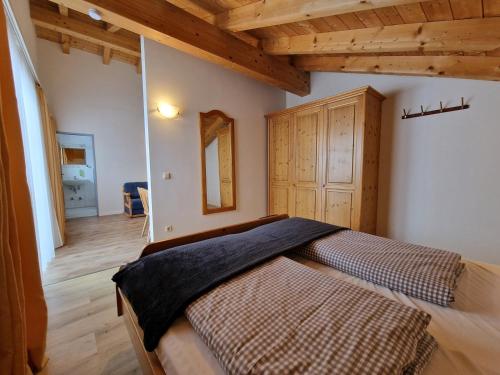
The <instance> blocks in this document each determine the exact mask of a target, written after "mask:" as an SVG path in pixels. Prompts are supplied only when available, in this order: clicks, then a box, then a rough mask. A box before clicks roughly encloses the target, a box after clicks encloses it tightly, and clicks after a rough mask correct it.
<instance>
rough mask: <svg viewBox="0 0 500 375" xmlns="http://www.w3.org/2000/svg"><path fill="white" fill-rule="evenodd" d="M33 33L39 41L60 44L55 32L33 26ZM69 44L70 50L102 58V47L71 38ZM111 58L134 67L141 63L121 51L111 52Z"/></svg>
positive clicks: (136, 58)
mask: <svg viewBox="0 0 500 375" xmlns="http://www.w3.org/2000/svg"><path fill="white" fill-rule="evenodd" d="M35 31H36V36H37V37H38V38H40V39H45V40H48V41H49V42H53V43H58V44H60V43H61V35H60V33H58V32H56V31H53V30H49V29H45V28H42V27H40V26H35ZM70 44H71V48H74V49H78V50H81V51H85V52H87V53H92V54H95V55H98V56H101V57H102V54H103V47H102V46H99V45H97V44H95V43H91V42H88V41H86V40H83V39H78V38H75V37H73V38H71V40H70ZM112 58H113V60H117V61H121V62H123V63H126V64H130V65H134V66H136V65H137V62H138V61H139V62H140V61H141V59H140V57H137V56H132V55H127V54H126V53H123V52H121V51H112Z"/></svg>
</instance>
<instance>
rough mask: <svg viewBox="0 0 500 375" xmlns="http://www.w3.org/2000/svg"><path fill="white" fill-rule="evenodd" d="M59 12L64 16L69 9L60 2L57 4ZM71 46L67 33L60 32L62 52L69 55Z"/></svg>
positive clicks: (66, 15)
mask: <svg viewBox="0 0 500 375" xmlns="http://www.w3.org/2000/svg"><path fill="white" fill-rule="evenodd" d="M58 10H59V14H60V15H61V16H64V17H68V14H69V10H68V8H67V7H65V6H64V5H62V4H59V6H58ZM70 48H71V37H70V36H69V35H67V34H62V33H61V49H62V51H63V53H64V54H66V55H69V51H70Z"/></svg>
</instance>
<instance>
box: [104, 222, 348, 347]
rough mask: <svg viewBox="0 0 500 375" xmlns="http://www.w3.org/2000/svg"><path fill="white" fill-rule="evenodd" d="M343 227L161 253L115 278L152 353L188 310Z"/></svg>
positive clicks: (270, 228)
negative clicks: (214, 291)
mask: <svg viewBox="0 0 500 375" xmlns="http://www.w3.org/2000/svg"><path fill="white" fill-rule="evenodd" d="M342 229H344V228H341V227H337V226H334V225H330V224H325V223H320V222H317V221H313V220H307V219H302V218H291V219H285V220H280V221H277V222H274V223H271V224H267V225H263V226H261V227H258V228H255V229H252V230H249V231H247V232H243V233H239V234H232V235H228V236H223V237H217V238H212V239H209V240H205V241H200V242H196V243H192V244H188V245H183V246H178V247H175V248H172V249H169V250H165V251H161V252H158V253H155V254H152V255H149V256H147V257H144V258H141V259H139V260H137V261H135V262H132V263H129V264H128V265H127V266H125V267H124V268H123V269H121V270H120V271H119V272H118V273H116V274H115V275H114V276H113V281H114V282H116V283H117V284H118V286H119V287H120V289H121V290H122V291H123V293H124V294H125V295H126V296H127V298H128V300H129V301H130V303H131V305H132V307H133V309H134V311H135V313H136V315H137V318H138V321H139V325H140V326H141V327H142V329H143V330H144V346H145V348H146V349H147V350H148V351H152V350H154V349H155V348H156V346H157V345H158V342H159V340H160V338H161V337H162V336H163V334H164V333H165V332H166V331H167V329H168V328H169V326H170V325H171V324H172V323H173V321H174V320H175V319H176V318H177V317H178V316H179V315H180V314H182V312H183V311H184V309H185V308H186V306H187V305H188V304H189V303H190V302H192V301H194V300H195V299H196V298H198V297H200V296H201V295H202V294H203V293H205V292H207V291H209V290H210V289H212V288H214V287H216V286H217V285H219V284H220V283H222V282H223V281H225V280H227V279H229V278H231V277H233V276H235V275H237V274H239V273H241V272H242V271H245V270H247V269H250V268H252V267H254V266H256V265H257V264H260V263H262V262H264V261H266V260H268V259H270V258H272V257H275V256H277V255H280V254H282V253H284V252H286V251H288V250H292V249H295V248H298V247H300V246H304V245H306V244H308V243H309V242H311V241H313V240H315V239H318V238H320V237H323V236H325V235H328V234H331V233H335V232H337V231H340V230H342Z"/></svg>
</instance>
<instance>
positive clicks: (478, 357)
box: [117, 215, 500, 375]
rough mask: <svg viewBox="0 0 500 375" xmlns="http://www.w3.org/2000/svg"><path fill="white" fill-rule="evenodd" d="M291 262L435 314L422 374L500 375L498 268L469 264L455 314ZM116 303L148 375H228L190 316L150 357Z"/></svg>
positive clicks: (130, 314) (236, 229) (124, 305)
mask: <svg viewBox="0 0 500 375" xmlns="http://www.w3.org/2000/svg"><path fill="white" fill-rule="evenodd" d="M284 218H286V216H284V215H282V216H275V217H267V218H263V219H260V220H257V221H253V222H249V223H245V224H240V225H236V226H231V227H225V228H221V229H217V230H213V231H209V232H204V233H200V234H196V235H192V236H187V237H182V238H178V239H173V240H168V241H163V242H159V243H153V244H150V245H148V246H147V247H146V248H145V249H144V251H143V254H142V255H141V257H144V256H146V255H149V254H152V253H155V252H156V251H159V250H163V249H167V248H172V247H175V246H179V245H183V244H186V243H191V242H196V241H201V240H205V239H208V238H213V237H218V236H222V235H225V234H232V233H240V232H244V231H247V230H249V229H252V228H255V227H258V226H261V225H264V224H268V223H271V222H274V221H278V220H282V219H284ZM287 257H289V258H290V259H292V260H293V261H295V262H299V263H301V264H304V265H306V266H307V267H310V268H312V269H315V270H318V271H320V272H321V273H324V274H327V275H330V276H333V277H335V278H337V279H340V280H344V281H347V282H348V283H352V284H354V285H358V286H361V287H363V288H365V289H369V290H372V291H375V292H377V293H379V294H381V295H384V296H386V297H388V298H389V299H391V300H395V301H398V302H400V303H402V304H404V305H407V306H411V307H416V308H418V309H421V310H423V311H426V312H428V313H429V314H431V315H432V321H431V323H430V326H429V327H428V330H429V332H430V333H431V334H432V335H433V336H434V337H435V339H436V340H437V342H438V344H439V347H438V349H437V351H436V352H435V353H434V354H433V356H432V358H431V360H430V362H429V364H428V365H427V366H426V367H425V369H424V372H423V374H443V373H459V374H483V373H484V374H488V373H498V371H499V370H498V366H497V362H498V361H497V359H498V357H499V356H500V345H499V343H500V301H499V299H498V298H495V296H496V294H495V293H498V292H497V291H498V290H500V270H499V269H498V267H496V266H492V265H484V264H479V263H475V262H465V270H464V271H463V274H462V276H461V277H460V280H459V284H458V288H457V290H456V302H455V303H454V305H453V307H452V308H446V307H441V306H438V305H435V304H432V303H428V302H425V301H422V300H420V299H416V298H412V297H407V296H406V295H404V294H402V293H397V292H393V291H391V290H389V289H387V288H384V287H381V286H378V285H375V284H372V283H370V282H367V281H364V280H361V279H359V278H356V277H353V276H349V275H347V274H345V273H342V272H340V271H338V270H336V269H334V268H332V267H328V266H325V265H322V264H319V263H317V262H315V261H312V260H310V259H306V258H304V257H301V256H299V255H296V254H287ZM117 302H118V311H119V314H120V315H122V314H123V315H124V317H125V322H126V326H127V329H128V331H129V333H130V336H131V339H132V342H133V344H134V348H135V350H136V352H137V355H138V358H139V360H140V363H141V367H142V369H143V372H144V373H145V374H165V373H166V374H168V375H173V374H201V373H203V374H222V373H224V371H223V369H222V367H221V366H220V363H219V361H218V360H217V359H216V358H215V357H214V355H213V354H212V352H211V351H210V349H209V348H208V347H207V346H206V345H205V343H204V341H203V340H202V339H201V338H200V336H199V335H198V334H197V333H196V332H195V330H194V329H193V327H192V325H191V323H190V322H189V321H188V320H187V319H186V317H185V316H182V317H180V318H178V319H177V320H175V322H174V323H173V325H172V326H171V327H170V328H169V330H168V331H167V333H166V334H165V335H163V337H162V338H161V340H160V342H159V345H158V347H157V348H156V350H155V351H154V352H148V351H146V350H145V349H144V346H143V344H142V338H143V332H142V330H141V328H140V327H139V325H138V323H137V317H136V315H135V313H134V311H133V309H132V307H131V305H130V303H129V301H128V300H127V298H125V297H124V295H123V293H122V292H121V291H120V289H117Z"/></svg>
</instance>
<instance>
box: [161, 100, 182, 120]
mask: <svg viewBox="0 0 500 375" xmlns="http://www.w3.org/2000/svg"><path fill="white" fill-rule="evenodd" d="M156 109H157V111H158V112H159V113H160V115H161V116H163V117H165V118H170V119H172V118H176V117H178V116H179V108H177V107H175V106H173V105H171V104H167V103H159V104H158V105H157V107H156Z"/></svg>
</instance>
